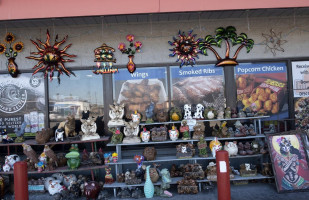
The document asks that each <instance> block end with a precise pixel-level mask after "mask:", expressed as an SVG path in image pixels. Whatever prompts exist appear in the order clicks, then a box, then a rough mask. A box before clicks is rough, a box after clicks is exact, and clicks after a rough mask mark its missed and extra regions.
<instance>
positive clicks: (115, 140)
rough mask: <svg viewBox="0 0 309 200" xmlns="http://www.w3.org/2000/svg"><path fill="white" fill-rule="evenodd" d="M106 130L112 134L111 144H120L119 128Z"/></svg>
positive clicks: (121, 135) (121, 134)
mask: <svg viewBox="0 0 309 200" xmlns="http://www.w3.org/2000/svg"><path fill="white" fill-rule="evenodd" d="M108 130H109V131H110V132H112V133H113V136H112V139H111V143H112V144H120V143H122V139H123V133H121V132H120V130H119V128H109V129H108Z"/></svg>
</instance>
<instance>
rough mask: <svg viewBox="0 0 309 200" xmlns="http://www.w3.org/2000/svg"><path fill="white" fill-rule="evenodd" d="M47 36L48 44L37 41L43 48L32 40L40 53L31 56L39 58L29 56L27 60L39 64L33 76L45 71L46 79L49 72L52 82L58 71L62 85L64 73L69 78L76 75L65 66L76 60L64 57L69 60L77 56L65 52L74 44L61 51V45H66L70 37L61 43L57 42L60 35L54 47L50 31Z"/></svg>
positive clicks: (58, 77)
mask: <svg viewBox="0 0 309 200" xmlns="http://www.w3.org/2000/svg"><path fill="white" fill-rule="evenodd" d="M46 35H47V37H46V42H45V43H43V42H42V41H41V40H39V39H37V41H38V42H39V44H40V45H42V48H41V47H40V45H39V44H38V43H36V42H35V41H33V40H30V41H31V42H32V44H34V45H35V47H36V48H37V50H38V52H31V53H30V54H33V55H39V57H35V56H28V57H26V58H28V59H34V60H37V61H38V64H36V65H35V66H34V67H33V68H32V69H36V68H37V69H36V70H35V71H34V72H33V74H32V75H34V74H36V73H37V72H38V71H41V70H42V71H44V78H46V77H47V75H48V72H49V77H50V81H52V80H53V75H54V71H55V70H56V71H58V75H57V79H58V82H59V83H60V75H61V74H63V72H64V73H65V74H66V75H67V76H70V75H71V74H73V75H74V73H73V72H71V71H70V70H68V69H67V68H66V67H65V66H64V63H65V62H73V61H74V60H71V59H64V58H63V57H64V56H67V57H69V58H73V57H76V55H70V54H68V53H66V52H65V51H66V50H67V49H68V48H69V47H70V46H71V45H72V44H69V45H67V46H66V47H64V48H63V49H62V50H60V49H59V46H60V45H61V44H63V43H65V41H66V40H67V38H68V35H67V36H65V37H64V38H63V40H61V41H60V42H57V40H58V35H56V38H55V43H54V45H50V35H49V31H48V30H47V33H46Z"/></svg>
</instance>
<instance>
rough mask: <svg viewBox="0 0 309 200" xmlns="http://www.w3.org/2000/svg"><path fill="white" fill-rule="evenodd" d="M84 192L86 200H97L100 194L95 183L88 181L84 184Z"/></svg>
mask: <svg viewBox="0 0 309 200" xmlns="http://www.w3.org/2000/svg"><path fill="white" fill-rule="evenodd" d="M84 190H85V191H84V193H85V196H86V198H87V200H89V199H97V198H98V196H99V193H100V186H99V184H98V183H97V182H95V181H90V182H86V183H85V186H84Z"/></svg>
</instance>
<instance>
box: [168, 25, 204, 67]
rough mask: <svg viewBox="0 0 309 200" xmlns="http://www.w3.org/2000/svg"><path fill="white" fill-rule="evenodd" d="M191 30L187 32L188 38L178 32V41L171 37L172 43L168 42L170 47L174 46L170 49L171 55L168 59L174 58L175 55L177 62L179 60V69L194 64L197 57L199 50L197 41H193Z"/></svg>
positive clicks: (183, 33)
mask: <svg viewBox="0 0 309 200" xmlns="http://www.w3.org/2000/svg"><path fill="white" fill-rule="evenodd" d="M192 32H193V30H191V31H189V32H188V36H186V34H185V32H181V31H180V30H179V32H178V37H179V38H178V39H177V38H176V37H173V40H174V42H171V41H168V43H169V44H170V45H171V46H175V47H174V48H173V49H170V51H172V52H173V53H172V54H170V55H169V57H174V56H175V55H177V60H176V62H178V61H179V60H181V63H180V67H182V66H183V65H184V64H186V65H191V66H192V67H193V65H194V64H195V57H196V58H199V57H198V55H197V54H198V53H200V50H199V48H198V43H199V39H198V40H196V41H195V37H196V34H194V35H192Z"/></svg>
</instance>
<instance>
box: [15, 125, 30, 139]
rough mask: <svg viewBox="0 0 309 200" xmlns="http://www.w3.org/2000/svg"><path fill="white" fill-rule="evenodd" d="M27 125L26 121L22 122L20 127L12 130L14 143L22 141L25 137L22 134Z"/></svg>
mask: <svg viewBox="0 0 309 200" xmlns="http://www.w3.org/2000/svg"><path fill="white" fill-rule="evenodd" d="M26 126H27V122H25V121H24V122H23V123H22V124H21V126H20V128H15V129H14V132H15V134H16V139H15V143H20V142H24V141H25V138H24V134H25V129H26Z"/></svg>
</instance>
